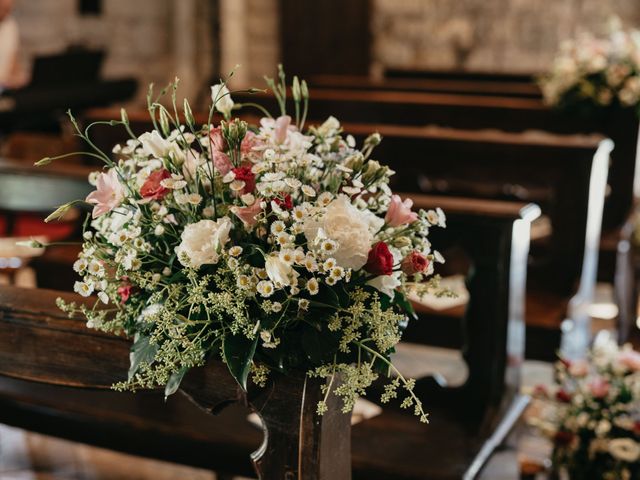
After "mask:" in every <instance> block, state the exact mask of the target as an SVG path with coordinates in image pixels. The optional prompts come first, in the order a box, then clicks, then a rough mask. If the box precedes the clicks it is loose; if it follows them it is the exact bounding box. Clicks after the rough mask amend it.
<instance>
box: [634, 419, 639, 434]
mask: <svg viewBox="0 0 640 480" xmlns="http://www.w3.org/2000/svg"><path fill="white" fill-rule="evenodd" d="M633 433H635V434H636V435H640V420H638V421H637V422H636V423H635V424H634V425H633Z"/></svg>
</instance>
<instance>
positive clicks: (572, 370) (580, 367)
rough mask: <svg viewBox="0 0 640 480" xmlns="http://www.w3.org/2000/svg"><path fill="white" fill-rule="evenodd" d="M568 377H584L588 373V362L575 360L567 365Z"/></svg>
mask: <svg viewBox="0 0 640 480" xmlns="http://www.w3.org/2000/svg"><path fill="white" fill-rule="evenodd" d="M568 368H569V375H573V376H574V377H584V376H585V375H586V374H587V373H589V362H587V361H586V360H576V361H575V362H571V363H570V364H569V367H568Z"/></svg>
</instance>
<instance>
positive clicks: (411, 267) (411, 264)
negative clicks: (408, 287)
mask: <svg viewBox="0 0 640 480" xmlns="http://www.w3.org/2000/svg"><path fill="white" fill-rule="evenodd" d="M428 266H429V260H427V257H425V256H424V255H422V254H421V253H420V252H416V251H415V250H414V251H412V252H411V253H410V254H409V255H407V256H406V257H404V259H403V260H402V263H401V264H400V268H401V269H402V271H403V272H404V273H406V274H407V275H415V274H416V273H422V272H424V271H425V270H426V269H427V267H428Z"/></svg>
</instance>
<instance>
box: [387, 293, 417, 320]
mask: <svg viewBox="0 0 640 480" xmlns="http://www.w3.org/2000/svg"><path fill="white" fill-rule="evenodd" d="M393 303H395V304H396V305H398V306H399V307H400V308H402V309H403V310H404V311H405V312H406V313H407V314H408V315H410V316H411V318H413V319H414V320H417V319H418V315H416V312H415V310H414V309H413V305H411V302H410V301H409V299H408V298H407V296H406V295H405V294H404V293H402V292H399V291H398V290H396V294H395V296H394V297H393Z"/></svg>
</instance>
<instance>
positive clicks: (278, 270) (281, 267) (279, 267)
mask: <svg viewBox="0 0 640 480" xmlns="http://www.w3.org/2000/svg"><path fill="white" fill-rule="evenodd" d="M264 268H265V270H266V271H267V275H268V276H269V280H271V281H272V282H273V283H274V284H275V285H277V286H282V287H286V286H289V285H291V279H292V277H296V276H297V272H296V271H295V270H294V269H293V267H291V265H290V264H288V263H287V262H285V261H283V260H281V259H280V257H278V256H275V255H270V256H268V257H267V259H266V261H265V264H264Z"/></svg>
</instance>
